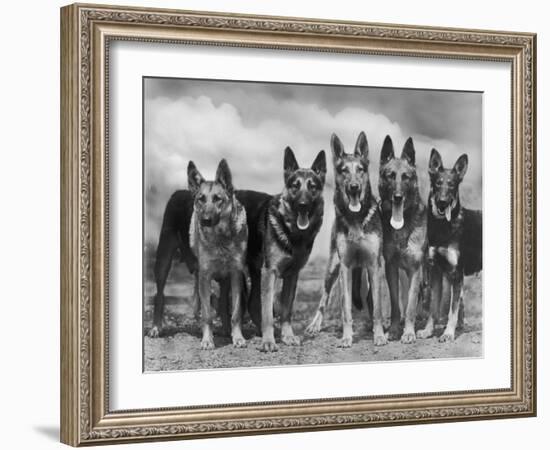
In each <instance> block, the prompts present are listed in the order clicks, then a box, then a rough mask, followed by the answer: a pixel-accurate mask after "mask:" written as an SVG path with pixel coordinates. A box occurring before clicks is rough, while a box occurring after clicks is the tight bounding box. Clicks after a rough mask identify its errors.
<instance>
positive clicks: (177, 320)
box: [143, 266, 483, 372]
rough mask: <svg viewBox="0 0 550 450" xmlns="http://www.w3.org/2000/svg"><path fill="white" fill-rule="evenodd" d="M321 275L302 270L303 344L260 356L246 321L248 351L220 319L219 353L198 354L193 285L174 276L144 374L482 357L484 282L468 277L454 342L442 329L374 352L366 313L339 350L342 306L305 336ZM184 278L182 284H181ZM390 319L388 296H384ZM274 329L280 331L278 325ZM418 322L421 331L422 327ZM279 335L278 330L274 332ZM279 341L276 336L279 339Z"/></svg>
mask: <svg viewBox="0 0 550 450" xmlns="http://www.w3.org/2000/svg"><path fill="white" fill-rule="evenodd" d="M319 272H320V270H318V268H317V267H315V266H311V267H309V270H304V273H303V274H302V276H301V278H300V282H299V284H298V293H297V298H296V301H295V304H294V306H295V308H294V314H293V324H294V331H295V334H296V335H298V336H300V338H301V340H302V344H301V345H300V346H298V347H288V346H285V345H284V344H282V343H280V344H279V351H278V352H275V353H262V352H260V351H259V346H260V342H261V337H260V336H258V334H257V333H256V330H255V327H254V326H253V324H252V323H251V322H250V321H249V320H248V319H245V323H244V324H243V334H244V337H245V338H246V339H247V341H248V345H247V347H246V348H244V349H240V348H233V346H232V344H231V338H230V337H229V336H221V335H220V332H221V323H220V321H219V319H216V321H215V325H214V342H215V345H216V348H215V349H214V350H211V351H204V350H201V349H200V338H201V329H200V325H199V324H198V323H197V321H196V320H195V318H194V316H193V307H192V280H191V279H190V277H189V276H188V275H186V274H184V273H182V272H181V271H180V273H179V274H177V273H176V274H174V275H173V276H174V278H179V279H180V282H179V283H176V282H172V283H170V282H169V283H168V285H167V288H166V291H165V292H166V293H167V294H168V295H166V309H165V322H166V327H165V331H164V333H163V334H162V335H161V337H159V338H156V339H152V338H149V337H147V336H145V337H144V341H143V348H144V359H143V369H144V371H148V372H149V371H164V370H194V369H216V368H231V367H260V366H287V365H302V364H328V363H347V362H361V361H364V362H370V361H393V360H415V359H434V358H473V357H481V356H482V354H483V342H482V301H481V278H480V277H478V276H472V277H467V278H466V280H465V288H464V299H465V314H464V317H465V318H464V328H463V329H462V330H461V331H459V332H458V333H457V338H456V339H455V341H454V342H450V343H440V342H439V341H438V338H437V336H438V335H440V334H441V333H442V332H443V326H439V327H438V328H437V329H436V336H435V337H433V338H430V339H425V340H418V339H417V341H416V342H415V343H413V344H401V343H400V342H398V341H395V342H390V343H389V344H388V345H385V346H382V347H375V346H374V345H373V341H372V332H371V331H370V330H368V329H367V319H368V316H367V313H366V312H363V311H354V343H353V345H352V347H351V348H347V349H342V348H338V347H337V345H338V343H339V340H340V337H341V321H340V312H339V304H338V302H337V301H335V302H333V304H332V306H331V307H330V308H329V310H328V312H327V314H326V315H325V320H324V322H323V327H322V329H321V332H320V333H319V334H318V335H316V336H314V337H309V336H306V335H305V334H304V330H305V328H306V327H307V325H308V324H309V321H310V320H311V318H312V317H313V315H314V313H315V310H316V308H317V304H318V301H319V298H320V295H321V286H322V279H320V277H319V275H320V273H319ZM182 277H183V278H184V281H183V282H182V281H181V280H182ZM153 295H154V286H153V284H152V283H146V285H145V301H144V334H146V331H147V330H148V329H149V328H150V327H151V323H152V312H153ZM384 303H385V306H386V308H385V309H386V311H387V312H386V314H387V313H388V312H389V306H388V305H387V303H388V300H387V292H384ZM276 325H278V324H277V323H276ZM422 325H423V324H422V321H421V320H419V323H418V324H417V327H418V326H422ZM276 329H277V328H276ZM275 337H276V339H277V341H278V335H277V334H276V336H275Z"/></svg>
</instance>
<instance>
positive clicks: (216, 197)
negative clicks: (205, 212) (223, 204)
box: [212, 194, 222, 203]
mask: <svg viewBox="0 0 550 450" xmlns="http://www.w3.org/2000/svg"><path fill="white" fill-rule="evenodd" d="M221 199H222V198H221V197H220V196H219V195H217V194H214V195H213V196H212V201H213V202H214V203H218V202H219V201H221Z"/></svg>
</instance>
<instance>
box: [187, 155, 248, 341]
mask: <svg viewBox="0 0 550 450" xmlns="http://www.w3.org/2000/svg"><path fill="white" fill-rule="evenodd" d="M187 175H188V178H189V189H190V190H191V192H193V203H194V204H193V216H192V218H191V223H190V230H189V243H190V247H191V250H192V251H193V253H194V255H195V256H196V258H197V281H196V282H197V286H198V294H199V300H200V307H201V322H202V342H201V348H202V349H203V350H211V349H213V348H214V336H213V332H212V319H213V317H212V316H213V315H212V311H211V305H210V293H211V289H212V288H211V285H212V281H213V280H216V281H218V282H219V283H220V304H221V308H222V311H226V309H225V305H227V304H231V311H232V312H231V338H232V341H233V345H234V346H235V347H245V346H246V341H245V339H244V337H243V335H242V331H241V321H242V309H241V289H242V288H243V282H242V280H243V271H244V268H245V262H246V248H247V241H248V227H247V222H246V212H245V209H244V207H243V205H242V204H241V203H240V202H239V201H238V200H237V198H236V196H235V193H234V190H233V182H232V177H231V172H230V170H229V166H228V165H227V162H226V161H225V160H224V159H222V160H221V162H220V164H219V165H218V169H217V171H216V177H215V180H214V181H206V180H205V179H204V178H203V177H202V175H201V174H200V173H199V171H198V170H197V168H196V166H195V164H194V163H193V162H192V161H191V162H189V165H188V168H187ZM229 293H230V295H229ZM222 314H223V313H222ZM222 320H223V316H222Z"/></svg>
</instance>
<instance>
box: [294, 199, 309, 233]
mask: <svg viewBox="0 0 550 450" xmlns="http://www.w3.org/2000/svg"><path fill="white" fill-rule="evenodd" d="M296 209H297V211H298V220H297V221H296V225H298V228H299V229H300V230H305V229H307V228H308V227H309V209H310V204H309V202H305V201H301V202H299V203H298V205H297V207H296Z"/></svg>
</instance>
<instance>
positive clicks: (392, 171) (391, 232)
mask: <svg viewBox="0 0 550 450" xmlns="http://www.w3.org/2000/svg"><path fill="white" fill-rule="evenodd" d="M378 192H379V194H380V200H381V211H382V228H383V231H384V244H383V253H384V260H385V266H386V267H385V269H386V279H387V282H388V287H389V291H390V299H391V326H390V330H389V338H390V339H398V338H399V331H400V330H399V328H400V320H401V313H400V309H399V269H402V270H404V271H405V273H406V275H407V277H408V279H409V291H408V293H407V308H406V312H405V328H404V330H403V334H402V336H401V342H403V343H412V342H414V341H415V339H416V335H415V320H416V308H417V299H418V294H419V290H420V287H421V283H422V280H423V264H424V259H425V251H426V246H427V214H426V206H425V205H424V204H423V203H422V200H421V199H420V193H419V190H418V180H417V174H416V166H415V150H414V144H413V141H412V138H409V139H408V140H407V142H406V143H405V146H404V147H403V151H402V153H401V157H400V158H396V157H395V153H394V149H393V142H392V140H391V138H390V137H389V136H386V139H385V140H384V144H383V146H382V151H381V153H380V177H379V182H378Z"/></svg>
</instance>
